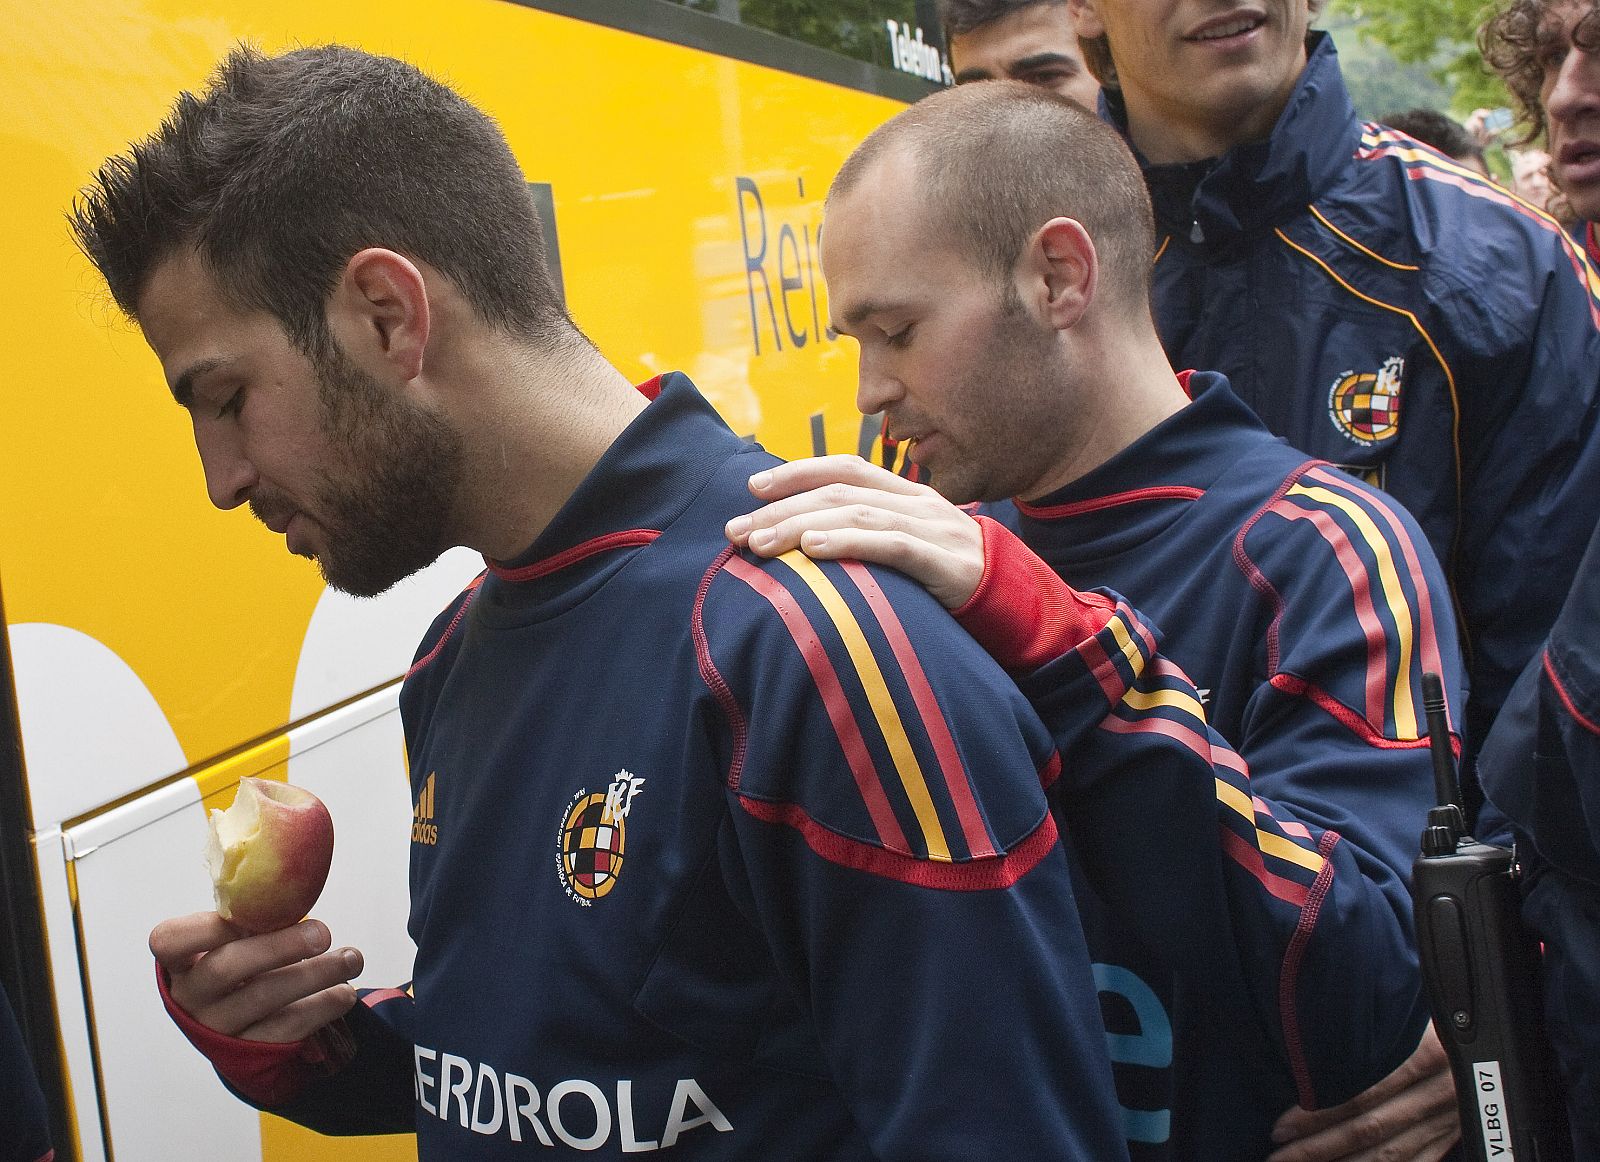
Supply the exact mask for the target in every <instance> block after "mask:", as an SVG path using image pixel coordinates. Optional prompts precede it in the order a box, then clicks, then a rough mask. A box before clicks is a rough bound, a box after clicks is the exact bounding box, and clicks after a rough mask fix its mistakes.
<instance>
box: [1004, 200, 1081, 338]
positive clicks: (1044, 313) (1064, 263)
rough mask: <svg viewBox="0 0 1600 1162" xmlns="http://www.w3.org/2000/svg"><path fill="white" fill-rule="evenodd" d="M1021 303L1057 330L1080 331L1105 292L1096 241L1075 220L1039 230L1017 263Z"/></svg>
mask: <svg viewBox="0 0 1600 1162" xmlns="http://www.w3.org/2000/svg"><path fill="white" fill-rule="evenodd" d="M1017 275H1018V278H1019V281H1020V282H1021V287H1020V289H1021V291H1022V301H1023V302H1024V303H1026V304H1027V305H1028V307H1029V309H1030V310H1032V311H1033V312H1034V313H1035V314H1036V315H1037V316H1039V317H1040V319H1041V321H1043V322H1044V323H1046V324H1047V325H1048V326H1051V327H1054V328H1055V329H1056V330H1058V331H1064V330H1066V329H1067V328H1068V327H1072V326H1075V325H1076V324H1077V322H1078V320H1079V319H1081V318H1083V314H1084V312H1085V311H1087V310H1088V309H1089V304H1090V303H1092V302H1093V301H1094V296H1095V293H1096V292H1097V291H1098V290H1099V287H1100V257H1099V255H1097V254H1096V253H1095V249H1094V240H1093V239H1091V238H1090V237H1089V232H1088V231H1087V230H1085V229H1084V228H1083V224H1082V223H1081V222H1079V221H1078V220H1077V219H1075V218H1051V219H1050V221H1048V222H1046V223H1045V224H1044V225H1043V226H1041V227H1039V229H1038V230H1036V231H1035V232H1034V234H1033V237H1032V238H1030V239H1029V240H1028V244H1027V246H1026V247H1025V248H1024V249H1023V252H1022V259H1021V261H1020V262H1019V263H1018V264H1017Z"/></svg>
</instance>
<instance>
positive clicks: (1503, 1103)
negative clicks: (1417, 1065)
mask: <svg viewBox="0 0 1600 1162" xmlns="http://www.w3.org/2000/svg"><path fill="white" fill-rule="evenodd" d="M1422 705H1423V710H1424V712H1425V713H1426V715H1427V719H1428V741H1429V747H1430V750H1431V751H1432V754H1433V779H1434V787H1435V791H1436V792H1437V796H1438V800H1439V806H1437V807H1435V808H1433V809H1432V810H1430V811H1429V812H1428V826H1427V828H1426V830H1424V831H1423V833H1422V854H1421V856H1419V857H1418V859H1417V861H1416V863H1415V864H1413V865H1412V870H1411V900H1412V906H1413V908H1414V909H1415V915H1416V921H1417V943H1418V947H1419V948H1420V950H1421V954H1422V976H1423V981H1424V983H1425V984H1426V985H1427V990H1428V1003H1429V1005H1430V1007H1431V1008H1432V1010H1433V1024H1434V1027H1435V1028H1436V1029H1437V1030H1438V1032H1439V1040H1440V1041H1441V1042H1442V1043H1443V1044H1444V1047H1445V1052H1446V1053H1447V1054H1448V1055H1449V1057H1450V1068H1451V1071H1452V1072H1453V1073H1454V1075H1455V1081H1456V1101H1457V1104H1458V1106H1459V1108H1460V1113H1461V1140H1462V1142H1463V1144H1464V1147H1465V1150H1466V1155H1467V1157H1468V1158H1469V1159H1475V1160H1477V1162H1500V1160H1512V1162H1515V1160H1521V1162H1558V1160H1560V1162H1566V1160H1570V1159H1571V1158H1572V1139H1571V1137H1570V1135H1569V1133H1568V1130H1567V1117H1566V1107H1565V1105H1564V1104H1563V1103H1562V1100H1561V1092H1560V1089H1559V1087H1558V1085H1557V1082H1556V1074H1555V1066H1554V1060H1553V1058H1552V1055H1551V1051H1550V1044H1549V1041H1548V1039H1547V1038H1546V1036H1545V1031H1544V1008H1543V998H1542V995H1541V990H1540V986H1539V949H1538V943H1537V941H1536V940H1535V939H1534V938H1533V936H1532V934H1531V933H1530V932H1529V931H1528V930H1527V928H1526V927H1525V926H1524V924H1523V922H1522V912H1521V900H1520V898H1519V894H1518V889H1517V876H1518V870H1517V866H1516V859H1515V857H1514V855H1513V853H1512V852H1510V851H1507V850H1506V849H1505V848H1503V847H1496V846H1494V845H1492V844H1487V843H1479V842H1478V841H1477V840H1476V839H1474V838H1473V837H1472V836H1471V835H1469V834H1467V825H1466V820H1465V818H1464V817H1463V815H1462V813H1461V807H1460V806H1459V800H1460V792H1459V789H1458V788H1457V785H1456V766H1455V755H1454V752H1453V751H1452V749H1451V746H1450V727H1449V723H1448V720H1447V718H1446V716H1445V701H1444V687H1443V685H1442V684H1441V683H1440V681H1439V676H1438V675H1437V674H1424V675H1423V676H1422Z"/></svg>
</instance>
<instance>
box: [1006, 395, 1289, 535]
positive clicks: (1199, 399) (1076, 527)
mask: <svg viewBox="0 0 1600 1162" xmlns="http://www.w3.org/2000/svg"><path fill="white" fill-rule="evenodd" d="M1183 381H1184V385H1185V387H1186V389H1187V390H1188V392H1189V395H1190V399H1191V401H1192V402H1190V403H1189V405H1188V406H1187V407H1184V408H1181V409H1179V410H1178V411H1176V412H1174V413H1173V414H1172V415H1170V416H1168V417H1167V418H1166V419H1164V420H1162V421H1161V422H1160V423H1159V424H1157V425H1156V426H1155V427H1153V428H1151V429H1150V430H1149V431H1148V432H1146V433H1145V434H1144V435H1142V436H1140V437H1139V438H1138V439H1137V440H1135V441H1134V442H1133V443H1132V444H1129V445H1128V446H1127V447H1126V448H1124V449H1123V450H1122V451H1120V452H1118V453H1117V454H1116V455H1115V456H1113V457H1111V459H1109V460H1107V461H1106V462H1105V463H1103V464H1101V465H1099V466H1098V467H1096V468H1094V469H1093V470H1092V471H1090V472H1088V473H1086V474H1085V475H1083V476H1080V477H1079V478H1078V479H1077V480H1074V481H1073V482H1072V483H1070V484H1068V485H1066V486H1064V487H1062V488H1059V489H1057V490H1056V491H1055V492H1053V493H1051V494H1050V495H1049V496H1045V497H1041V498H1040V499H1038V500H1035V501H1033V502H1031V503H1023V502H1021V501H1018V502H1015V503H1016V505H1017V509H1018V511H1019V512H1021V513H1023V515H1024V516H1027V517H1029V518H1030V519H1032V520H1037V521H1042V522H1047V523H1050V524H1062V525H1063V526H1064V527H1069V528H1070V529H1071V533H1072V535H1073V536H1083V535H1086V534H1087V535H1090V536H1092V535H1093V534H1094V531H1095V530H1096V529H1097V528H1099V527H1101V526H1103V527H1104V528H1105V529H1107V530H1108V531H1109V530H1115V529H1116V528H1117V527H1118V526H1119V525H1120V524H1122V523H1124V522H1125V521H1126V519H1127V518H1126V517H1125V516H1124V515H1121V514H1119V513H1118V512H1116V511H1115V510H1116V509H1118V508H1121V507H1124V506H1125V505H1127V504H1142V503H1145V502H1147V501H1154V502H1166V501H1174V502H1178V504H1179V507H1182V506H1183V503H1184V502H1192V501H1194V500H1197V499H1199V497H1200V496H1201V495H1203V494H1204V493H1205V491H1206V490H1207V489H1208V488H1210V487H1211V486H1212V485H1213V484H1215V483H1216V482H1217V481H1218V480H1220V479H1221V478H1222V477H1224V476H1226V475H1227V474H1228V473H1230V472H1232V471H1235V470H1237V468H1238V466H1239V463H1240V459H1241V456H1242V454H1243V450H1244V449H1245V448H1247V447H1253V446H1255V445H1256V444H1258V443H1259V444H1273V443H1281V442H1282V441H1279V440H1277V439H1276V437H1274V436H1273V435H1272V434H1271V433H1270V432H1268V431H1267V430H1266V428H1265V427H1263V426H1262V423H1261V421H1260V420H1259V419H1257V418H1256V415H1255V413H1254V412H1252V411H1251V410H1250V409H1249V408H1248V407H1246V406H1245V405H1244V404H1243V403H1242V402H1241V401H1240V399H1239V397H1238V396H1236V395H1234V393H1233V389H1232V387H1230V386H1229V384H1228V380H1227V378H1226V377H1225V376H1223V375H1221V374H1219V373H1217V372H1214V371H1195V372H1189V373H1186V376H1185V377H1183Z"/></svg>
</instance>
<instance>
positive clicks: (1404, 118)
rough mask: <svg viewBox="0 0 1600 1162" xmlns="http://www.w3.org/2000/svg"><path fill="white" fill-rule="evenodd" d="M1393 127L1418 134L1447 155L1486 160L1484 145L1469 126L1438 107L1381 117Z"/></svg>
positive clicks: (1459, 159) (1420, 139)
mask: <svg viewBox="0 0 1600 1162" xmlns="http://www.w3.org/2000/svg"><path fill="white" fill-rule="evenodd" d="M1378 120H1379V121H1381V122H1382V123H1383V124H1385V125H1387V126H1388V127H1389V128H1390V129H1398V130H1399V131H1400V132H1401V133H1404V134H1405V135H1406V136H1407V137H1415V138H1416V139H1417V140H1418V141H1420V142H1422V143H1423V144H1424V145H1431V146H1433V147H1434V148H1435V149H1437V150H1438V151H1439V152H1440V153H1442V154H1444V155H1445V156H1446V157H1453V158H1455V159H1456V160H1457V161H1466V160H1467V159H1469V158H1475V159H1477V160H1478V161H1482V160H1483V146H1481V145H1479V144H1478V143H1477V142H1476V141H1474V140H1473V139H1472V134H1470V133H1468V132H1467V127H1466V126H1465V125H1463V124H1461V122H1459V121H1456V120H1454V119H1453V118H1450V117H1446V116H1445V115H1444V114H1443V113H1440V112H1439V111H1438V110H1437V109H1421V108H1418V109H1406V110H1404V111H1402V112H1399V113H1390V114H1389V115H1388V116H1386V117H1380V118H1378Z"/></svg>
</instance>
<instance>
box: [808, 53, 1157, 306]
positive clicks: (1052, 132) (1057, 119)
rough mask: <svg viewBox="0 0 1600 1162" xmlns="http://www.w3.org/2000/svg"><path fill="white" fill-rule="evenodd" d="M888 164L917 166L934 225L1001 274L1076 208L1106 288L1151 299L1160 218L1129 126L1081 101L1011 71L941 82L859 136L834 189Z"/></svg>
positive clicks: (1107, 296)
mask: <svg viewBox="0 0 1600 1162" xmlns="http://www.w3.org/2000/svg"><path fill="white" fill-rule="evenodd" d="M880 164H881V165H891V166H895V167H901V166H910V167H913V168H914V169H915V171H916V175H917V178H918V182H917V185H918V188H919V189H920V191H921V193H922V206H923V209H924V210H925V212H926V214H927V221H926V223H925V225H926V227H927V229H928V230H929V231H930V232H931V233H932V234H933V235H934V236H935V237H937V238H939V239H941V240H947V241H949V242H951V243H953V244H955V245H956V246H958V247H959V248H961V249H962V250H964V251H965V252H966V254H967V256H968V257H969V258H971V259H972V260H973V261H974V262H975V263H977V264H979V265H980V266H982V267H983V268H985V269H987V270H988V271H990V272H991V273H993V274H994V276H995V277H996V278H1006V277H1008V276H1009V275H1010V274H1011V272H1012V270H1013V268H1014V267H1015V265H1016V262H1017V260H1018V258H1019V257H1020V256H1021V254H1022V251H1023V248H1024V247H1025V246H1026V245H1027V243H1028V241H1029V239H1030V238H1032V237H1033V235H1034V233H1035V232H1036V231H1037V230H1038V229H1039V228H1040V227H1041V226H1043V225H1044V224H1045V223H1046V222H1048V221H1049V220H1050V219H1052V218H1058V217H1065V218H1073V219H1076V220H1077V221H1078V222H1080V223H1082V225H1083V227H1084V229H1085V230H1086V231H1087V232H1088V234H1089V237H1090V238H1091V239H1092V240H1093V241H1094V245H1095V251H1096V253H1097V254H1098V255H1099V258H1100V267H1101V271H1100V277H1101V296H1102V298H1103V300H1104V301H1106V302H1107V303H1109V304H1113V305H1116V306H1120V307H1123V308H1126V309H1130V310H1137V311H1139V312H1143V311H1145V310H1146V309H1147V303H1148V299H1149V285H1150V265H1151V261H1152V258H1153V253H1154V244H1155V226H1154V221H1153V219H1152V216H1151V211H1150V199H1149V195H1148V193H1147V192H1146V190H1145V184H1144V178H1143V176H1142V175H1141V174H1140V172H1139V167H1138V164H1137V163H1136V162H1135V161H1134V159H1133V155H1132V154H1131V153H1130V152H1129V151H1128V147H1127V146H1126V145H1125V144H1124V143H1123V141H1122V138H1121V137H1120V136H1118V135H1117V133H1116V132H1115V131H1114V130H1112V129H1111V128H1110V127H1109V126H1107V125H1105V124H1104V123H1102V122H1101V121H1100V119H1099V118H1098V117H1096V116H1094V114H1092V113H1089V112H1087V111H1086V110H1084V109H1083V108H1081V107H1080V106H1078V105H1076V104H1074V103H1073V102H1071V101H1068V100H1066V99H1065V98H1063V97H1059V96H1057V95H1056V94H1054V93H1052V92H1049V91H1047V90H1044V89H1040V88H1038V87H1036V86H1033V85H1026V84H1022V83H1020V82H1015V81H991V82H985V83H984V84H981V85H961V86H958V87H957V88H954V89H946V90H943V91H942V92H938V93H935V94H933V95H932V96H930V97H926V98H924V99H923V100H921V101H919V102H918V103H917V104H915V105H913V106H911V107H910V108H909V109H906V110H904V111H903V112H901V113H900V114H898V115H897V116H895V117H893V118H892V119H890V120H889V121H887V122H885V123H884V124H883V125H881V126H879V127H878V128H877V129H876V130H875V131H874V132H873V133H872V134H871V136H869V137H868V138H867V139H866V140H865V141H863V142H862V143H861V144H860V145H859V146H858V147H857V148H856V150H855V152H854V153H852V154H851V155H850V157H849V158H848V159H847V160H846V161H845V163H844V166H843V167H842V168H841V169H840V170H839V174H838V176H837V177H836V178H834V181H833V186H832V188H831V189H830V190H829V193H828V197H829V200H830V201H831V200H833V199H835V198H838V197H841V196H842V195H844V194H846V193H849V192H850V191H851V190H853V189H854V188H855V187H856V186H857V185H860V184H862V182H863V181H864V179H867V178H868V176H869V175H870V174H873V173H875V172H877V169H878V166H879V165H880Z"/></svg>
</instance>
